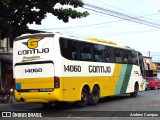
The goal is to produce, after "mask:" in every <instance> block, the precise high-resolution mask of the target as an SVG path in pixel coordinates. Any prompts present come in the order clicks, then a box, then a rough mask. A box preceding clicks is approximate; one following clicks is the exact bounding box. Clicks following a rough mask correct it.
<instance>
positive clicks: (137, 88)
mask: <svg viewBox="0 0 160 120" xmlns="http://www.w3.org/2000/svg"><path fill="white" fill-rule="evenodd" d="M138 91H139V86H138V84H135V85H134V92H133V93H130V96H131V97H137V95H138Z"/></svg>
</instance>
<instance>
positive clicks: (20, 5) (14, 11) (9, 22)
mask: <svg viewBox="0 0 160 120" xmlns="http://www.w3.org/2000/svg"><path fill="white" fill-rule="evenodd" d="M57 4H61V5H62V6H63V5H70V6H73V7H74V8H77V7H82V6H83V2H82V1H81V0H0V38H2V39H3V38H5V37H10V36H14V37H15V36H18V35H20V34H22V33H25V31H26V30H27V29H28V27H27V24H32V23H34V22H35V24H38V25H40V24H41V21H42V20H43V19H44V18H45V17H46V14H47V13H51V14H52V15H54V16H56V17H57V18H58V19H59V20H63V21H64V22H68V21H69V18H72V19H75V18H82V17H86V16H87V15H89V14H88V12H87V11H84V12H79V11H77V10H75V9H71V8H64V7H61V8H58V7H56V5H57Z"/></svg>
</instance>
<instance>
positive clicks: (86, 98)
mask: <svg viewBox="0 0 160 120" xmlns="http://www.w3.org/2000/svg"><path fill="white" fill-rule="evenodd" d="M87 96H88V95H87V93H86V92H83V93H82V98H81V100H82V102H83V103H87V102H88V97H87Z"/></svg>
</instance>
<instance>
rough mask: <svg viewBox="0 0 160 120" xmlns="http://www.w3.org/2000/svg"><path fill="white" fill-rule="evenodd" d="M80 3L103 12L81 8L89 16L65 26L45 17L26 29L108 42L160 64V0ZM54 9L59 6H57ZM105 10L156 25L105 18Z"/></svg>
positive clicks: (70, 20) (88, 0) (78, 9)
mask: <svg viewBox="0 0 160 120" xmlns="http://www.w3.org/2000/svg"><path fill="white" fill-rule="evenodd" d="M83 2H84V3H85V4H89V5H94V6H97V7H99V8H101V9H103V11H102V10H101V9H97V8H94V10H93V8H90V7H88V6H84V7H85V8H77V9H76V10H77V11H88V12H89V14H90V15H89V16H87V17H85V18H81V19H79V18H77V19H69V22H68V23H64V22H63V21H61V20H58V19H57V17H55V16H53V15H51V14H47V17H46V18H45V19H44V20H43V21H42V24H41V25H35V24H31V25H28V26H29V28H30V29H35V30H43V31H48V32H60V33H63V34H65V35H71V36H76V37H80V38H90V37H92V38H99V39H104V40H110V41H113V42H116V43H117V44H119V45H122V46H129V47H131V48H134V49H136V50H138V51H140V52H141V53H142V54H143V55H144V56H149V55H150V56H151V57H152V60H153V61H154V62H160V40H159V39H160V7H159V6H160V0H83ZM56 7H62V6H59V5H57V6H56ZM64 7H70V6H64ZM89 9H92V10H89ZM106 10H111V11H114V12H118V13H122V14H125V15H128V16H130V17H134V18H137V19H141V20H145V21H149V22H152V23H155V24H154V26H152V27H151V26H148V25H143V24H140V23H136V22H133V21H131V20H124V19H120V18H118V17H113V16H111V15H108V11H106ZM97 11H98V12H97ZM119 15H120V14H119ZM149 53H150V54H149Z"/></svg>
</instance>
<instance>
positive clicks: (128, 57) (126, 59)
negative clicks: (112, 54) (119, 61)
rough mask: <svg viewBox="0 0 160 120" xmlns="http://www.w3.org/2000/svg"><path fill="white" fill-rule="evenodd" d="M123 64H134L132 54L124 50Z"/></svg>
mask: <svg viewBox="0 0 160 120" xmlns="http://www.w3.org/2000/svg"><path fill="white" fill-rule="evenodd" d="M123 63H125V64H132V54H131V52H130V51H128V50H123Z"/></svg>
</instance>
